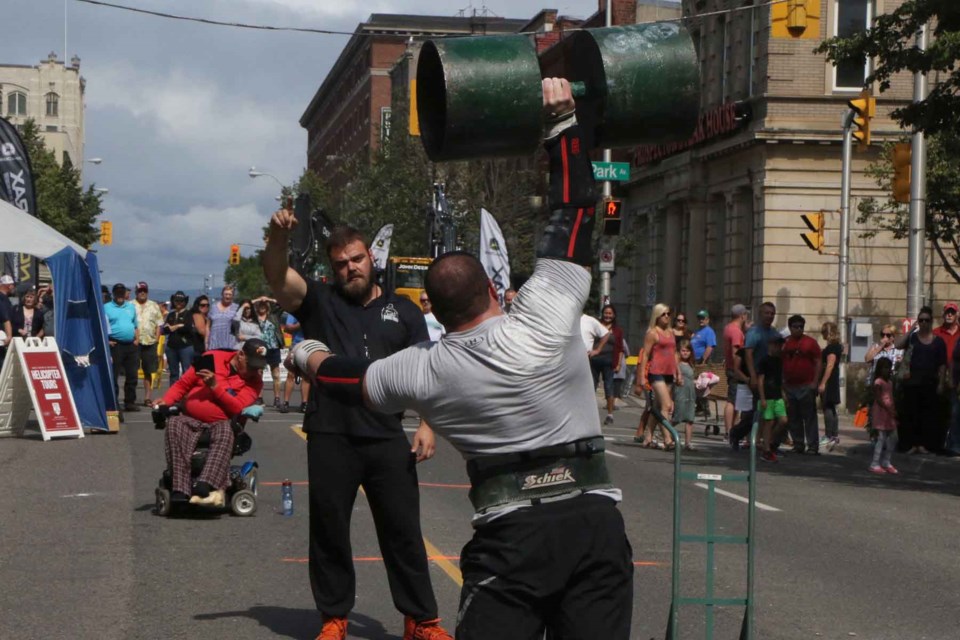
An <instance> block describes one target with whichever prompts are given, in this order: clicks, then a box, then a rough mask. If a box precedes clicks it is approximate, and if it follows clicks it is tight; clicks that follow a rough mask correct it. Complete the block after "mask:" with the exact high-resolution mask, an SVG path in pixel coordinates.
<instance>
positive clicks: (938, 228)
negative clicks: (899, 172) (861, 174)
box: [857, 131, 960, 283]
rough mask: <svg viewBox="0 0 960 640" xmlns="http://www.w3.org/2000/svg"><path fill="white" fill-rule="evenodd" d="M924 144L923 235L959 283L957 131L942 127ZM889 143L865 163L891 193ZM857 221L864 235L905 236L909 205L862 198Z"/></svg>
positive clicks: (959, 145)
mask: <svg viewBox="0 0 960 640" xmlns="http://www.w3.org/2000/svg"><path fill="white" fill-rule="evenodd" d="M927 141H928V145H927V214H926V235H927V239H928V240H930V242H931V244H932V245H933V248H934V251H936V252H937V256H938V257H939V258H940V262H941V264H942V265H943V267H944V269H945V270H946V271H947V273H949V274H950V275H951V277H953V279H954V280H955V281H956V282H958V283H960V270H958V267H957V265H958V264H960V217H958V216H957V212H958V211H960V169H958V167H957V164H956V158H957V157H960V134H958V133H957V132H954V131H942V132H941V133H939V134H937V135H934V136H930V137H929V138H928V139H927ZM892 147H893V143H888V144H886V145H885V146H884V153H882V154H881V155H880V158H879V159H878V160H877V161H876V162H874V163H872V164H871V165H870V166H869V167H867V171H866V173H867V175H869V176H870V177H872V178H873V179H874V180H875V181H876V183H877V185H878V186H880V187H881V188H882V189H883V190H884V191H886V192H887V193H891V182H892V179H893V162H892V160H891V149H892ZM857 209H858V217H857V221H858V222H859V223H861V224H866V225H867V226H868V228H869V230H868V231H866V232H864V233H863V234H862V235H863V236H864V237H874V236H876V235H877V234H878V233H879V232H881V231H886V232H889V233H891V234H893V237H894V238H897V239H903V238H906V237H907V235H908V233H909V229H910V226H909V223H910V215H909V207H907V206H906V205H903V204H900V203H898V202H896V201H894V200H893V198H892V196H891V197H889V198H887V199H886V200H877V199H875V198H865V199H864V200H861V201H860V203H859V204H858V205H857Z"/></svg>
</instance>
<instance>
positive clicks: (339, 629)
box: [316, 617, 347, 640]
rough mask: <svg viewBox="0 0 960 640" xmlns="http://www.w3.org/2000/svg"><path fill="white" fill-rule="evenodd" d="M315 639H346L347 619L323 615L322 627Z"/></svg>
mask: <svg viewBox="0 0 960 640" xmlns="http://www.w3.org/2000/svg"><path fill="white" fill-rule="evenodd" d="M316 640H347V619H346V618H333V617H331V618H327V617H324V619H323V628H321V629H320V635H318V636H317V638H316Z"/></svg>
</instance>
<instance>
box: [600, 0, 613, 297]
mask: <svg viewBox="0 0 960 640" xmlns="http://www.w3.org/2000/svg"><path fill="white" fill-rule="evenodd" d="M611 4H612V2H611V0H607V16H606V18H607V19H606V26H608V27H610V26H613V13H612V7H611ZM612 158H613V154H612V153H611V152H610V149H604V150H603V161H604V162H605V163H608V166H609V163H610V162H611V161H612ZM612 193H613V189H612V183H611V182H610V181H609V180H604V181H603V200H604V202H606V201H607V200H609V199H610V196H611V194H612ZM600 242H601V246H600V250H601V251H603V250H604V249H607V248H608V247H606V246H604V243H606V242H607V237H606V236H602V239H601V241H600ZM609 242H611V243H612V242H613V240H610V241H609ZM609 303H610V272H609V271H604V272H602V273H601V274H600V308H601V309H602V308H603V305H605V304H609Z"/></svg>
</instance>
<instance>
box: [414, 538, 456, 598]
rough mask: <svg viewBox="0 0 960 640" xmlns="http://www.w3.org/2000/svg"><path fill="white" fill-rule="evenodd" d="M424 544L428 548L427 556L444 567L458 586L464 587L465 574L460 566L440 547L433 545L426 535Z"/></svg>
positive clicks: (444, 570)
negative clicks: (441, 550)
mask: <svg viewBox="0 0 960 640" xmlns="http://www.w3.org/2000/svg"><path fill="white" fill-rule="evenodd" d="M423 546H424V547H426V548H427V556H429V557H431V558H432V559H433V561H434V562H435V563H436V564H437V566H438V567H440V568H441V569H443V572H444V573H445V574H447V575H448V576H450V579H451V580H453V581H454V583H456V585H457V586H458V587H462V586H463V575H462V574H461V573H460V567H458V566H457V565H455V564H453V563H452V562H450V561H449V560H447V558H446V556H444V555H443V553H441V552H440V549H437V548H436V547H435V546H433V543H431V542H430V541H429V540H427V539H426V537H424V539H423Z"/></svg>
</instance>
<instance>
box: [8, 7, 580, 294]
mask: <svg viewBox="0 0 960 640" xmlns="http://www.w3.org/2000/svg"><path fill="white" fill-rule="evenodd" d="M112 1H113V2H114V3H116V4H123V5H127V6H135V7H139V8H145V9H152V10H157V11H163V12H167V13H174V14H181V15H188V16H193V17H201V18H210V19H216V20H224V21H231V22H246V23H255V24H267V25H274V26H301V27H313V28H321V29H332V30H340V31H347V32H349V31H352V30H353V29H354V28H355V27H356V25H357V23H358V22H362V21H364V20H366V18H367V17H368V16H369V15H370V14H371V13H407V14H423V15H457V12H458V9H459V8H460V7H459V3H460V2H462V3H463V5H464V7H465V8H466V7H467V5H468V2H469V0H454V1H453V2H450V1H448V0H374V1H372V2H356V3H354V2H344V1H343V0H112ZM485 1H486V7H487V8H488V9H489V10H490V11H492V12H493V14H495V15H499V16H503V17H508V18H530V17H532V16H533V15H534V14H536V13H537V12H538V11H539V10H540V9H541V8H544V7H552V8H555V9H558V10H559V11H560V13H561V14H563V15H569V16H575V17H587V16H589V15H590V14H592V13H593V12H594V11H596V7H597V0H559V1H558V2H554V3H549V2H547V3H545V2H544V1H543V0H485ZM474 2H475V4H474V5H472V6H473V7H475V8H477V9H478V10H479V9H480V8H481V7H482V6H483V0H474ZM3 5H4V8H3V18H4V24H5V25H7V26H8V28H7V29H5V30H4V35H3V39H2V41H0V63H2V64H30V65H35V64H38V63H39V61H40V60H41V59H43V58H46V56H47V54H48V53H49V52H50V51H54V52H56V53H57V55H58V56H60V57H61V59H62V58H63V55H62V53H63V47H64V5H65V0H4V2H3ZM66 12H67V54H68V55H67V56H66V57H67V59H69V58H70V57H71V56H73V55H74V54H76V55H79V56H80V58H81V60H82V62H81V67H80V72H81V75H83V77H85V78H86V80H87V87H86V151H85V156H86V158H96V157H100V158H103V163H102V164H100V165H99V166H95V165H91V164H86V165H85V171H84V180H85V183H86V184H90V183H96V185H97V186H99V187H106V188H108V189H109V190H110V192H109V194H108V195H106V196H105V197H104V210H105V214H104V216H103V217H104V219H107V220H110V221H112V222H113V239H114V243H113V245H112V246H110V247H99V246H97V247H96V248H97V249H98V253H99V258H100V265H101V268H102V270H103V274H102V279H103V281H104V282H105V283H108V284H112V283H114V282H118V281H120V282H124V283H126V284H127V285H128V286H129V285H131V284H133V283H135V282H136V281H138V280H146V281H148V282H149V283H150V284H151V286H152V287H153V288H156V289H178V288H182V289H183V290H185V291H187V292H189V293H194V292H196V290H197V289H199V288H200V287H201V286H202V284H203V280H204V276H205V275H207V274H214V276H215V282H216V284H217V286H220V285H221V284H222V282H221V281H222V275H223V270H224V267H225V264H226V259H227V256H228V253H229V246H230V244H232V243H234V242H237V243H241V244H249V245H259V244H260V243H261V238H260V229H261V227H262V226H263V225H264V224H265V223H266V222H267V221H268V220H269V216H270V214H271V212H272V211H273V208H274V205H275V204H276V202H275V200H274V196H275V195H276V194H277V191H278V187H277V184H276V183H275V182H274V181H273V180H271V179H270V178H267V177H261V178H256V179H251V178H249V177H248V176H247V171H248V170H249V168H250V166H251V165H255V166H256V167H257V168H258V169H260V170H262V171H265V172H269V173H271V174H273V175H275V176H277V177H278V178H279V179H280V181H282V182H283V183H285V184H286V183H290V182H292V181H293V180H294V179H295V178H296V177H297V176H299V174H300V173H301V171H302V170H303V168H304V167H305V165H306V131H305V130H304V129H302V128H301V127H300V125H299V122H298V121H299V118H300V116H301V114H302V113H303V111H304V109H305V108H306V106H307V104H308V103H309V101H310V98H311V97H312V96H313V94H314V92H315V91H316V90H317V88H318V87H319V86H320V83H321V82H322V81H323V79H324V77H326V74H327V72H328V70H329V69H330V67H331V66H332V65H333V63H334V61H335V60H336V58H337V56H338V55H339V53H340V51H341V49H342V48H343V47H344V45H345V44H346V42H347V40H348V39H349V38H348V36H339V35H315V34H297V33H285V32H263V31H252V30H247V29H237V28H229V27H219V26H208V25H202V24H197V23H189V22H183V21H174V20H168V19H164V18H158V17H151V16H147V15H141V14H135V13H131V12H127V11H121V10H117V9H111V8H106V7H100V6H95V5H90V4H84V3H80V2H76V1H75V0H66ZM11 26H12V27H14V28H9V27H11ZM253 250H254V249H253V248H252V247H242V251H243V252H244V253H245V254H248V253H249V252H251V251H253Z"/></svg>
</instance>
